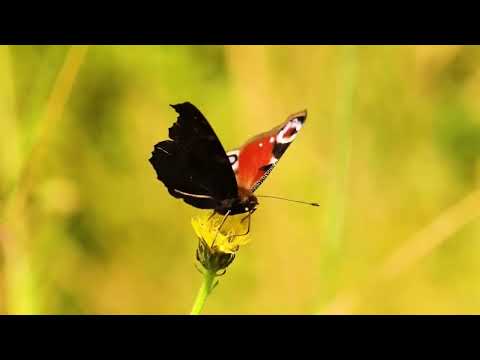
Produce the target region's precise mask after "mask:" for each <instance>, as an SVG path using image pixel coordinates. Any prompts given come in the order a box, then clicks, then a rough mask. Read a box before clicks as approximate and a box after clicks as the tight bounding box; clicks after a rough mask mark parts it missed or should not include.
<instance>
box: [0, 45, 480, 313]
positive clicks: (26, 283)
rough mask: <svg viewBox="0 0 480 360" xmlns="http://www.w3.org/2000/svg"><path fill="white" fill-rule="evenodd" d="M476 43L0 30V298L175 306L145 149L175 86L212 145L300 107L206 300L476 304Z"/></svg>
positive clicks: (185, 223) (168, 215)
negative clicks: (22, 41) (103, 40)
mask: <svg viewBox="0 0 480 360" xmlns="http://www.w3.org/2000/svg"><path fill="white" fill-rule="evenodd" d="M479 96H480V48H479V47H476V46H357V47H352V46H90V47H79V46H74V47H69V46H12V47H10V46H1V47H0V206H1V209H0V210H1V219H0V245H1V248H0V249H1V253H0V313H11V314H15V313H35V314H37V313H38V314H44V313H47V314H51V313H55V314H57V313H60V314H64V313H65V314H99V313H102V314H132V313H133V314H154V313H155V314H156V313H158V314H185V313H189V311H190V309H191V306H192V304H193V300H194V297H195V295H196V293H197V291H198V288H199V286H200V283H201V275H200V274H199V273H198V272H197V270H196V269H195V267H194V253H195V249H196V246H197V240H196V238H195V236H194V233H193V230H192V228H191V225H190V219H191V217H192V216H194V215H196V214H198V213H199V212H200V210H198V209H195V208H192V207H190V206H187V205H186V204H184V203H183V202H182V201H179V200H176V199H173V198H172V197H171V196H169V195H168V193H167V192H166V190H165V188H164V186H163V185H162V184H161V183H160V182H158V181H157V180H156V176H155V173H154V171H153V169H152V168H151V165H150V164H149V162H148V158H149V157H150V153H151V151H152V149H153V145H154V144H155V143H156V142H158V141H160V140H163V139H165V138H166V137H167V133H168V127H170V126H171V124H172V123H173V122H174V121H175V119H176V114H175V112H174V111H173V109H171V108H170V107H169V106H168V105H169V104H173V103H178V102H183V101H190V102H192V103H193V104H195V105H197V106H198V107H199V108H200V109H201V110H202V112H203V113H204V114H205V116H206V117H207V118H208V119H209V121H210V122H211V124H212V126H213V128H214V129H215V131H216V133H217V135H218V136H219V138H220V139H221V141H222V143H223V144H224V146H225V147H226V148H227V149H230V148H233V147H236V146H238V145H240V144H242V143H243V142H244V141H245V140H246V139H248V138H249V137H251V136H253V135H255V134H256V133H259V132H262V131H265V130H268V129H270V128H272V127H274V126H276V125H278V124H279V123H280V122H282V121H284V120H285V119H286V118H287V116H288V115H289V114H291V113H294V112H297V111H300V110H303V109H305V108H306V109H308V119H307V123H306V126H305V127H304V128H303V130H302V132H301V133H300V134H299V136H298V137H297V139H296V140H295V142H294V144H293V145H292V146H291V147H290V148H289V150H288V151H287V152H286V154H285V155H284V156H283V158H282V160H281V161H280V162H279V165H278V166H277V168H276V169H275V170H274V171H273V172H272V174H271V175H270V176H269V178H268V179H267V180H266V181H265V182H264V183H263V185H262V186H261V188H260V189H259V190H258V191H257V192H258V193H260V194H268V195H278V196H284V197H290V198H293V199H301V200H309V201H318V202H320V204H321V207H319V208H312V207H308V206H302V205H298V204H294V203H288V202H280V201H277V200H273V199H263V200H261V204H260V207H259V209H258V211H257V212H256V213H255V215H254V216H253V219H252V231H251V237H252V241H251V243H250V244H248V245H247V246H246V247H244V248H242V249H241V250H240V252H239V253H238V256H237V258H236V259H235V261H234V262H233V264H232V265H231V266H230V267H229V269H228V271H227V273H226V275H225V276H223V277H222V278H220V284H219V286H218V287H217V288H216V289H215V290H214V292H213V293H212V295H211V297H209V299H208V301H207V304H206V307H205V309H204V313H206V314H332V313H333V314H338V313H353V314H365V313H367V314H387V313H393V314H410V313H414V314H430V313H446V314H458V313H480V281H478V279H479V276H480V266H479V264H480V241H479V236H480V221H479V216H480V188H479V180H480V179H479V175H480V161H479V159H480V116H479V115H480V101H479V100H478V99H479Z"/></svg>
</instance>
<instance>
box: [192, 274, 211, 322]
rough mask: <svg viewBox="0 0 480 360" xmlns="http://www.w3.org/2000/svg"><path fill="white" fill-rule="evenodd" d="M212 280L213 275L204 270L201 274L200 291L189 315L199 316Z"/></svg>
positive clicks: (208, 293)
mask: <svg viewBox="0 0 480 360" xmlns="http://www.w3.org/2000/svg"><path fill="white" fill-rule="evenodd" d="M213 279H215V273H214V272H212V271H208V270H206V271H205V272H204V273H203V281H202V286H201V287H200V290H198V294H197V298H196V299H195V303H194V304H193V308H192V312H191V313H190V315H199V314H200V312H201V311H202V309H203V306H204V305H205V301H206V300H207V297H208V295H210V292H211V291H212V285H213Z"/></svg>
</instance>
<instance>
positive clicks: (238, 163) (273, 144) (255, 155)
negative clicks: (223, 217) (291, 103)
mask: <svg viewBox="0 0 480 360" xmlns="http://www.w3.org/2000/svg"><path fill="white" fill-rule="evenodd" d="M306 118H307V111H306V110H305V111H301V112H299V113H296V114H293V115H290V116H289V117H288V119H287V120H286V121H285V122H283V123H282V124H280V125H279V126H277V127H275V128H273V129H271V130H270V131H267V132H264V133H262V134H259V135H257V136H255V137H253V138H252V139H250V140H249V141H247V142H246V143H245V144H244V145H243V146H242V147H241V148H240V149H235V150H231V151H229V152H228V153H227V156H228V159H229V162H230V165H231V166H232V169H233V171H234V172H235V177H236V180H237V184H238V187H239V188H243V189H248V190H250V191H251V192H252V193H253V192H254V191H255V190H256V189H257V188H258V187H259V186H260V185H261V184H262V182H263V181H264V180H265V178H266V177H267V176H268V175H269V174H270V172H271V171H272V170H273V168H274V167H275V165H276V164H277V162H278V160H279V159H280V158H281V157H282V155H283V154H284V153H285V151H286V150H287V148H288V147H289V146H290V144H291V143H292V142H293V140H294V139H295V137H296V136H297V134H298V132H299V131H300V129H301V128H302V126H303V124H304V123H305V120H306Z"/></svg>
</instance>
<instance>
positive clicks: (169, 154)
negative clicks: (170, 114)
mask: <svg viewBox="0 0 480 360" xmlns="http://www.w3.org/2000/svg"><path fill="white" fill-rule="evenodd" d="M170 106H172V107H173V108H174V109H175V111H176V112H177V113H178V114H179V116H178V118H177V121H176V122H175V123H174V124H173V125H172V127H171V128H170V129H169V132H168V135H169V137H170V139H171V140H165V141H162V142H160V143H158V144H156V145H155V148H154V150H153V152H152V157H151V158H150V159H149V161H150V163H151V164H152V166H153V168H154V169H155V171H156V173H157V178H158V180H160V181H161V182H163V183H164V185H165V186H166V187H167V189H168V192H169V193H170V194H171V195H172V196H174V197H176V198H183V200H184V201H185V202H186V203H188V204H190V205H193V206H195V207H198V208H201V209H214V208H216V207H218V206H219V202H221V201H222V200H224V199H233V198H236V197H237V196H238V189H237V182H236V180H235V174H234V173H233V170H232V167H231V166H230V163H229V161H228V157H227V155H226V153H225V150H224V148H223V146H222V144H221V143H220V141H219V140H218V138H217V136H216V135H215V132H214V131H213V129H212V127H211V126H210V124H209V123H208V121H207V119H205V117H204V116H203V115H202V113H201V112H200V111H199V110H198V109H197V108H196V107H195V106H194V105H192V104H191V103H189V102H185V103H183V104H177V105H170Z"/></svg>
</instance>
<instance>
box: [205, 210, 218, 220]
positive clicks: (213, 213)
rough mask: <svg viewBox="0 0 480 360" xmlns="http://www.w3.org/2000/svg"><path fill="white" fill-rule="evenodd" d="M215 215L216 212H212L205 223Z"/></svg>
mask: <svg viewBox="0 0 480 360" xmlns="http://www.w3.org/2000/svg"><path fill="white" fill-rule="evenodd" d="M216 213H217V211H216V210H213V212H212V215H210V216H209V217H208V220H207V221H210V220H211V219H212V217H213V216H214V215H215V214H216Z"/></svg>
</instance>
